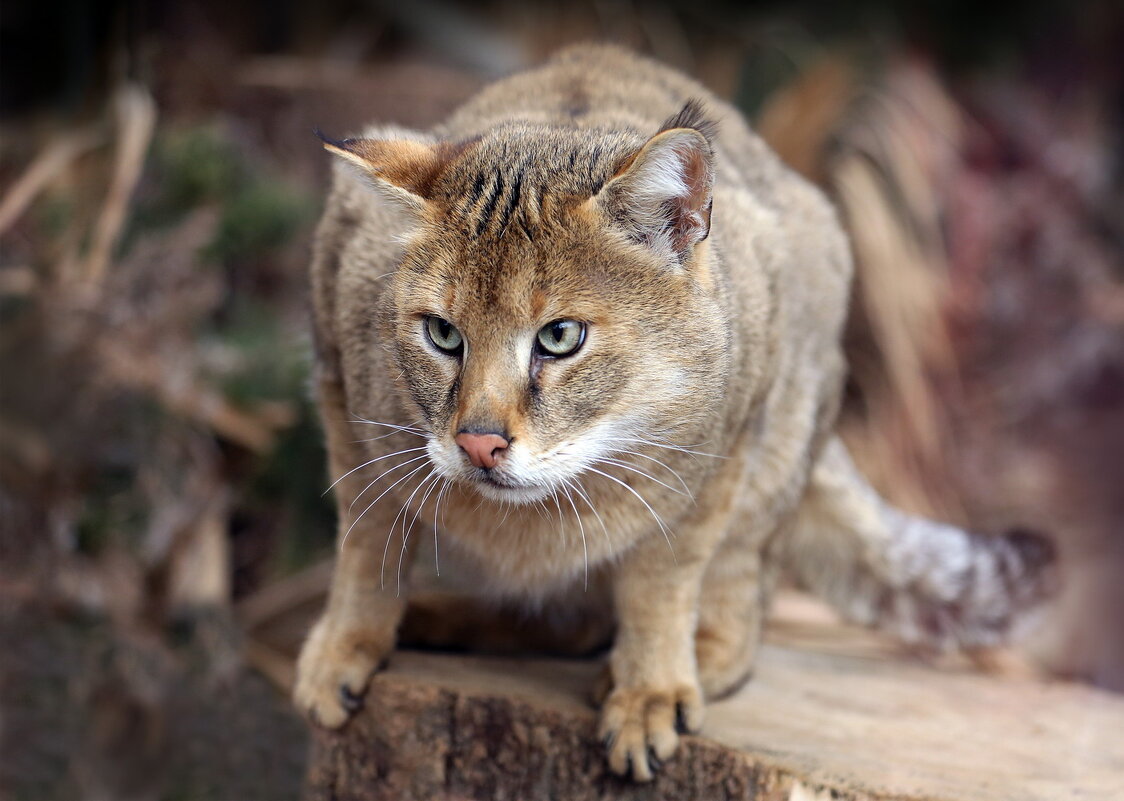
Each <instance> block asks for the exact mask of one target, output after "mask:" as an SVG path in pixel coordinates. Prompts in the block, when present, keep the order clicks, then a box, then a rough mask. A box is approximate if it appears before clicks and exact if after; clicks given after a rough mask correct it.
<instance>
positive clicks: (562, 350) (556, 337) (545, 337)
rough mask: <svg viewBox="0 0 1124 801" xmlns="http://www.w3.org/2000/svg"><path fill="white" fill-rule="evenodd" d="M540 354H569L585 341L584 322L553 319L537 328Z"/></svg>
mask: <svg viewBox="0 0 1124 801" xmlns="http://www.w3.org/2000/svg"><path fill="white" fill-rule="evenodd" d="M537 339H538V348H537V350H538V352H539V355H540V356H554V357H558V356H569V355H570V354H571V353H573V352H574V351H576V350H577V349H578V348H580V347H581V346H582V343H583V342H585V323H579V322H578V321H577V320H555V321H554V322H553V323H547V324H546V325H544V326H543V327H542V328H540V329H539V334H538V337H537Z"/></svg>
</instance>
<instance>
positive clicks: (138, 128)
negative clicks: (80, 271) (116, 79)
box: [83, 84, 156, 284]
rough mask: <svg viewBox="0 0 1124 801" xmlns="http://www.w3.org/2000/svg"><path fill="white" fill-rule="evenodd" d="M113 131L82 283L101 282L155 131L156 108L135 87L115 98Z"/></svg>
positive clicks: (127, 88) (145, 94) (129, 85)
mask: <svg viewBox="0 0 1124 801" xmlns="http://www.w3.org/2000/svg"><path fill="white" fill-rule="evenodd" d="M115 103H116V116H117V128H118V131H119V138H118V140H117V149H116V159H115V162H114V168H113V178H112V180H111V182H110V185H109V193H108V194H107V195H106V199H105V206H104V207H103V208H102V213H101V216H100V217H99V218H98V223H97V227H96V228H95V229H94V239H93V244H92V245H91V246H90V252H89V254H88V255H87V257H86V265H85V271H84V272H85V275H84V276H83V277H84V278H85V280H86V281H88V282H90V283H92V284H98V283H100V282H101V280H102V277H103V276H104V275H105V270H106V267H107V266H108V264H109V259H110V256H111V255H112V253H113V248H114V246H115V245H116V244H117V239H118V237H120V235H121V230H122V228H123V227H124V224H125V215H126V211H127V210H128V206H129V199H130V198H131V197H132V195H133V190H134V189H135V188H136V185H137V182H138V181H139V180H140V177H141V172H142V170H143V169H144V160H145V155H146V154H147V153H148V145H149V143H150V142H151V141H152V134H153V132H154V131H155V128H156V104H155V103H154V102H153V100H152V96H151V95H150V94H149V93H148V92H147V91H146V90H145V89H144V88H142V87H141V86H139V85H137V84H126V85H125V86H122V87H121V89H119V90H118V92H117V96H116V98H115Z"/></svg>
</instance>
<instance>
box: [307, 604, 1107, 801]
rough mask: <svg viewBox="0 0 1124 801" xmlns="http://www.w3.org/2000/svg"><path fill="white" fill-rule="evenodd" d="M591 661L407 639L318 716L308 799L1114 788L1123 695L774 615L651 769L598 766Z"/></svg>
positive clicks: (961, 796) (780, 800) (1025, 800)
mask: <svg viewBox="0 0 1124 801" xmlns="http://www.w3.org/2000/svg"><path fill="white" fill-rule="evenodd" d="M598 669H599V665H598V664H597V662H595V661H579V660H546V659H508V658H498V657H483V656H466V655H449V654H434V653H421V652H411V651H400V652H398V653H396V654H395V655H394V657H393V659H392V660H391V663H390V667H389V669H388V670H387V671H386V672H385V673H382V674H380V675H378V676H377V677H376V678H375V680H374V682H373V684H372V687H371V691H370V693H369V694H368V695H367V698H366V702H365V706H364V708H363V710H362V711H361V712H360V713H359V714H358V715H357V717H356V718H355V719H354V720H352V721H351V722H350V723H349V724H348V725H347V726H345V727H344V729H343V730H342V731H340V732H325V731H317V732H316V733H315V736H314V743H313V751H312V758H311V760H310V770H309V775H308V779H307V786H306V793H305V797H306V799H307V801H329V799H332V801H381V800H382V799H387V800H388V801H390V800H391V799H393V801H412V800H414V799H416V800H417V801H439V800H447V801H454V800H455V801H461V800H462V799H512V800H513V801H514V800H516V799H519V800H526V801H531V800H533V799H566V800H567V801H585V799H667V800H668V801H671V800H672V799H674V800H675V801H681V800H682V799H696V798H697V799H707V801H712V800H715V801H717V800H719V799H757V800H758V801H826V800H827V799H836V800H845V801H873V800H874V799H878V800H879V801H885V800H886V799H918V800H920V799H928V800H931V801H1034V800H1036V799H1041V800H1042V801H1046V799H1049V801H1059V800H1060V799H1124V698H1122V697H1120V696H1115V695H1111V694H1108V693H1104V692H1100V691H1097V690H1095V689H1092V688H1089V687H1084V686H1080V685H1074V684H1068V683H1062V682H1056V683H1047V682H1043V681H1040V680H1037V679H1030V678H1001V677H996V676H988V675H981V674H979V673H978V672H975V671H973V670H972V669H970V668H969V667H968V666H967V665H966V664H963V663H960V664H952V665H948V664H945V665H942V666H934V665H930V664H925V663H921V662H919V661H918V660H916V659H910V658H908V655H907V654H905V653H904V652H903V651H902V650H901V649H900V648H899V647H896V646H893V645H891V644H888V643H887V642H886V641H883V640H880V639H878V638H876V637H874V636H872V635H869V634H866V633H857V632H855V631H852V630H847V629H843V628H839V627H830V626H795V627H793V626H790V627H789V628H787V629H782V631H780V632H777V631H774V632H773V633H772V634H771V635H770V640H769V642H767V643H766V645H765V646H764V647H763V650H762V653H761V656H760V659H759V662H758V669H757V674H756V675H755V676H754V678H753V680H752V681H751V682H750V683H749V684H747V685H746V686H745V687H744V688H743V689H742V690H741V691H740V692H738V693H737V694H736V695H734V696H733V697H731V698H729V699H726V700H724V701H720V702H717V703H714V704H711V705H710V706H709V707H708V709H707V719H706V724H705V726H704V728H703V732H702V734H701V735H700V736H697V737H685V738H684V739H683V740H682V742H681V745H680V750H679V752H678V753H677V754H676V755H675V757H673V758H672V759H671V760H669V761H668V762H667V763H665V764H664V765H663V768H662V769H661V771H660V772H659V774H658V776H657V778H656V780H655V781H654V782H653V783H651V784H647V785H636V784H633V783H631V782H629V781H626V780H622V779H619V778H617V777H615V776H612V775H611V774H609V773H608V771H607V769H606V767H605V764H604V757H603V753H602V748H601V746H600V744H599V743H598V742H597V740H596V712H595V711H594V710H593V708H592V707H591V706H590V705H589V703H588V702H587V700H586V698H587V694H588V690H589V688H590V687H591V686H592V683H593V680H594V677H595V676H596V675H597V671H598Z"/></svg>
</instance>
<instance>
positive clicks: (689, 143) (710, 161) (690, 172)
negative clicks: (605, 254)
mask: <svg viewBox="0 0 1124 801" xmlns="http://www.w3.org/2000/svg"><path fill="white" fill-rule="evenodd" d="M713 127H714V126H713V124H712V123H709V122H707V121H706V120H705V119H704V118H703V117H702V115H701V113H700V110H699V107H698V105H697V104H694V103H689V104H688V105H687V106H686V107H684V109H683V110H682V111H681V112H679V113H678V114H676V115H675V116H674V117H672V118H671V119H670V120H668V121H667V123H665V124H664V127H663V128H662V129H661V130H660V132H659V133H657V134H656V135H655V136H653V137H652V138H651V139H649V140H648V141H647V143H646V144H645V145H644V146H643V147H642V148H640V150H638V151H637V152H636V153H635V154H633V155H632V157H630V158H629V159H628V160H626V161H625V163H624V164H623V165H622V166H621V168H620V169H619V170H618V171H617V173H616V175H614V176H613V177H612V178H611V179H610V180H609V182H608V183H606V184H605V186H604V187H603V188H602V189H601V191H600V192H599V193H598V194H597V195H596V196H595V198H594V201H595V202H596V203H597V204H599V205H600V206H601V208H602V209H604V210H605V211H606V212H607V213H608V214H609V216H610V217H611V218H613V219H614V220H616V221H618V222H619V223H620V224H622V225H623V226H624V227H625V229H626V231H627V233H628V234H629V236H630V237H632V238H633V239H635V240H637V241H639V242H642V243H644V244H646V245H648V246H649V247H651V248H653V249H654V250H656V251H657V252H660V253H662V254H664V255H666V256H669V257H673V258H675V259H676V260H678V261H681V262H682V261H684V260H685V259H686V258H687V257H688V256H689V255H690V253H691V250H692V249H693V248H694V246H695V245H697V244H698V243H699V242H701V241H702V240H704V239H706V237H707V235H708V234H709V233H710V209H711V203H712V199H711V193H712V188H713V184H714V155H713V151H712V150H711V147H710V136H711V134H712V131H713Z"/></svg>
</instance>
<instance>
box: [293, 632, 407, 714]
mask: <svg viewBox="0 0 1124 801" xmlns="http://www.w3.org/2000/svg"><path fill="white" fill-rule="evenodd" d="M393 647H394V643H393V642H389V643H386V642H384V641H383V638H380V637H378V636H377V635H375V634H374V633H373V632H371V631H369V630H340V629H338V628H337V627H334V626H332V625H330V621H329V620H327V619H322V620H320V621H319V622H318V623H317V624H316V625H315V626H313V628H312V631H311V632H310V633H309V635H308V639H307V640H306V641H305V644H304V647H303V648H302V649H301V654H300V658H299V659H298V660H297V680H296V686H295V687H294V689H293V701H294V703H295V704H296V706H297V708H298V709H299V710H300V711H301V712H302V713H304V715H306V716H307V717H308V719H309V720H311V721H312V722H313V723H315V724H318V725H320V726H324V727H326V728H329V729H338V728H339V727H340V726H342V725H343V724H344V723H346V722H347V721H348V719H349V718H350V717H351V716H352V715H353V714H355V712H357V711H358V710H359V709H360V708H361V707H362V706H363V696H364V694H365V693H366V691H367V685H368V684H369V683H370V681H371V677H372V676H373V675H374V674H375V672H376V671H378V670H379V668H380V667H382V664H383V663H384V662H385V659H386V656H387V655H388V654H389V653H390V651H391V650H392V649H393Z"/></svg>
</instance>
